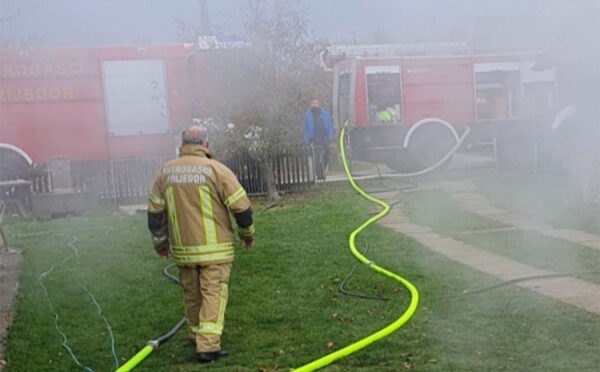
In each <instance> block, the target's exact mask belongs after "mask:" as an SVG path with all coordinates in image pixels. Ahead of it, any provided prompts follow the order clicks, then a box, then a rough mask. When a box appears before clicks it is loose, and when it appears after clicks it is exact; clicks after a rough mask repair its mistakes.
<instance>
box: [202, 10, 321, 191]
mask: <svg viewBox="0 0 600 372" xmlns="http://www.w3.org/2000/svg"><path fill="white" fill-rule="evenodd" d="M294 4H295V3H294V2H292V1H289V0H287V1H272V2H265V1H260V0H250V1H249V16H248V19H247V22H246V24H245V29H246V37H247V38H248V40H249V45H248V46H247V47H243V48H237V49H224V50H221V51H211V52H203V53H206V54H207V55H206V56H204V55H203V56H202V57H201V58H202V59H204V58H205V57H206V61H205V63H204V64H203V67H202V71H200V72H199V74H200V76H202V77H203V79H204V78H206V79H208V80H205V81H204V87H203V89H202V91H201V92H199V93H198V95H199V97H198V99H199V100H200V101H201V102H202V104H200V105H198V107H196V110H197V113H196V115H195V116H196V117H201V118H210V119H206V120H205V124H208V126H209V127H210V130H209V132H211V133H210V141H211V143H212V144H213V145H214V146H213V147H214V148H216V149H217V151H219V152H220V155H221V156H228V155H231V154H233V153H238V154H239V153H245V154H247V155H249V156H251V157H253V158H254V159H256V160H257V161H258V162H259V163H260V164H261V169H262V171H263V174H264V175H265V176H266V177H267V179H266V182H267V186H268V192H269V195H268V196H269V197H271V198H277V197H278V195H277V191H276V190H275V184H274V179H273V174H272V170H271V169H270V166H269V163H268V159H269V157H270V156H272V155H273V154H274V153H276V152H277V151H278V150H279V149H280V148H281V146H282V145H291V144H298V143H300V141H301V129H302V128H301V126H302V124H301V123H302V121H301V116H302V112H303V111H304V110H305V109H306V108H307V107H308V104H309V101H310V99H311V98H312V97H318V98H320V99H321V101H324V102H327V101H329V98H330V97H331V93H330V91H331V89H330V86H331V80H332V79H331V76H330V75H329V73H327V72H325V71H324V70H323V69H322V68H321V66H320V64H319V53H320V51H322V50H323V48H324V43H322V42H319V41H315V40H314V39H312V38H310V37H309V33H308V32H307V20H306V15H305V13H304V12H303V11H302V10H301V9H299V8H298V7H297V6H296V5H294Z"/></svg>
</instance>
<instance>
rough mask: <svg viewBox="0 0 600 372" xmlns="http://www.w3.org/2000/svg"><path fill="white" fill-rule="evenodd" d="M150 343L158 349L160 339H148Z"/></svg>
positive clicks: (153, 348) (153, 347) (154, 348)
mask: <svg viewBox="0 0 600 372" xmlns="http://www.w3.org/2000/svg"><path fill="white" fill-rule="evenodd" d="M148 345H150V346H152V350H156V349H158V346H159V342H158V340H150V341H148Z"/></svg>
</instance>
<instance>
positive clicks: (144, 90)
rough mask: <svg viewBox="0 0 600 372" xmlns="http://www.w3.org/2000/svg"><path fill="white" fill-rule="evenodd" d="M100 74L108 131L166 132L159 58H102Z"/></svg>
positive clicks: (163, 72) (122, 134) (163, 79)
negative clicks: (111, 59)
mask: <svg viewBox="0 0 600 372" xmlns="http://www.w3.org/2000/svg"><path fill="white" fill-rule="evenodd" d="M102 74H103V82H104V96H105V102H106V114H107V115H106V117H107V120H108V131H109V132H110V134H112V135H115V136H124V135H138V134H154V133H166V132H167V131H168V129H169V115H168V109H167V107H168V106H167V91H166V84H165V80H166V79H165V71H164V63H163V61H162V60H138V61H132V60H129V61H105V62H103V63H102Z"/></svg>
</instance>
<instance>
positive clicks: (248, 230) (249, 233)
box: [238, 225, 254, 249]
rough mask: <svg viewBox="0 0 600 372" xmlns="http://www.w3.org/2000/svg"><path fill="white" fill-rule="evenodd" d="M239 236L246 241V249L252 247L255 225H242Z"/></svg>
mask: <svg viewBox="0 0 600 372" xmlns="http://www.w3.org/2000/svg"><path fill="white" fill-rule="evenodd" d="M238 236H239V237H240V240H242V241H243V242H244V247H245V248H246V249H250V248H252V247H253V246H254V225H250V226H248V227H240V228H239V229H238Z"/></svg>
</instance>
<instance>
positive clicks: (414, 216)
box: [402, 191, 507, 233]
mask: <svg viewBox="0 0 600 372" xmlns="http://www.w3.org/2000/svg"><path fill="white" fill-rule="evenodd" d="M402 202H403V205H404V207H403V211H404V212H405V213H406V215H407V216H408V217H409V218H410V219H411V220H412V221H413V222H415V223H417V224H419V225H427V226H429V227H431V228H432V229H434V230H436V231H439V232H443V233H456V232H457V231H462V232H468V231H475V230H484V229H495V228H502V227H507V225H505V224H503V223H501V222H496V221H492V220H489V219H486V218H483V217H481V216H478V215H476V214H474V213H470V212H467V211H464V210H462V209H460V207H459V206H458V205H457V204H456V203H455V202H454V201H452V200H451V199H450V198H448V197H447V196H446V195H445V194H444V193H443V192H441V191H422V192H414V193H409V194H407V195H406V196H405V197H404V198H403V199H402Z"/></svg>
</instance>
